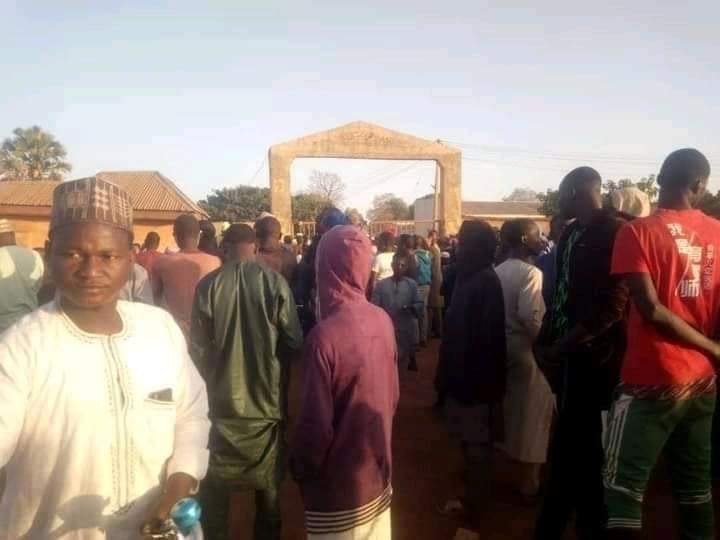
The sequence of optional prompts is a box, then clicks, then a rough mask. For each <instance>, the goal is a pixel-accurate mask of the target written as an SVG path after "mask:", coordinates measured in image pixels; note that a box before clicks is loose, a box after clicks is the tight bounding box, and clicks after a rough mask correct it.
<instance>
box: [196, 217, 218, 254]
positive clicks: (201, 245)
mask: <svg viewBox="0 0 720 540" xmlns="http://www.w3.org/2000/svg"><path fill="white" fill-rule="evenodd" d="M198 249H199V250H200V251H202V252H203V253H207V254H208V255H215V256H216V257H218V258H220V257H222V251H220V249H219V248H218V242H217V231H216V230H215V225H213V223H212V221H209V220H207V219H202V220H200V239H199V240H198Z"/></svg>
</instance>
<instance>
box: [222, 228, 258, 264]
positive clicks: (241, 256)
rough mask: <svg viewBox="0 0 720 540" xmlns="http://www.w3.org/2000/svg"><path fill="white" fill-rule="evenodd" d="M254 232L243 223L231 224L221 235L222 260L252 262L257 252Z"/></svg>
mask: <svg viewBox="0 0 720 540" xmlns="http://www.w3.org/2000/svg"><path fill="white" fill-rule="evenodd" d="M255 241H256V239H255V231H254V230H253V228H252V227H250V226H249V225H245V224H244V223H233V224H232V225H230V226H229V227H228V228H227V229H226V230H225V233H224V234H223V239H222V243H221V245H220V247H221V250H222V253H223V260H224V261H226V262H227V261H230V262H233V261H234V262H247V261H254V260H255V254H256V252H257V246H256V244H255Z"/></svg>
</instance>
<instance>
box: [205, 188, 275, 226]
mask: <svg viewBox="0 0 720 540" xmlns="http://www.w3.org/2000/svg"><path fill="white" fill-rule="evenodd" d="M198 205H199V206H200V208H202V209H203V210H205V211H206V212H207V213H208V214H210V218H211V219H213V220H218V221H230V222H237V221H255V220H256V219H257V218H258V216H259V215H260V214H261V213H262V212H269V211H270V189H268V188H259V187H254V186H244V185H239V186H237V187H234V188H222V189H216V190H214V191H213V193H212V194H211V195H208V196H207V198H206V199H204V200H202V201H198Z"/></svg>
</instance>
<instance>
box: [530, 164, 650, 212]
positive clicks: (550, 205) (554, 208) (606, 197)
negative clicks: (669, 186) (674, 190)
mask: <svg viewBox="0 0 720 540" xmlns="http://www.w3.org/2000/svg"><path fill="white" fill-rule="evenodd" d="M602 187H603V204H605V205H606V206H609V205H610V193H612V192H613V191H614V190H616V189H624V188H627V187H636V188H638V189H639V190H640V191H643V192H645V193H647V195H648V197H649V198H650V202H651V203H654V202H655V200H656V199H657V195H658V192H659V189H658V186H657V181H656V179H655V175H654V174H651V175H648V176H646V177H644V178H641V179H640V180H638V181H637V182H636V181H634V180H630V179H629V178H623V179H621V180H607V181H606V182H605V183H604V184H603V186H602ZM537 198H538V200H539V201H540V207H539V208H538V210H539V211H540V212H541V213H543V214H544V215H546V216H548V217H551V216H554V215H556V214H557V213H558V212H559V211H560V208H559V206H558V198H559V192H558V190H557V189H548V190H547V191H546V192H545V193H540V194H539V195H538V196H537Z"/></svg>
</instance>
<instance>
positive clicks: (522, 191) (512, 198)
mask: <svg viewBox="0 0 720 540" xmlns="http://www.w3.org/2000/svg"><path fill="white" fill-rule="evenodd" d="M537 200H538V192H537V191H535V190H533V189H530V188H526V187H522V188H515V189H514V190H513V192H512V193H511V194H510V195H508V196H507V197H504V198H503V201H507V202H535V201H537Z"/></svg>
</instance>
